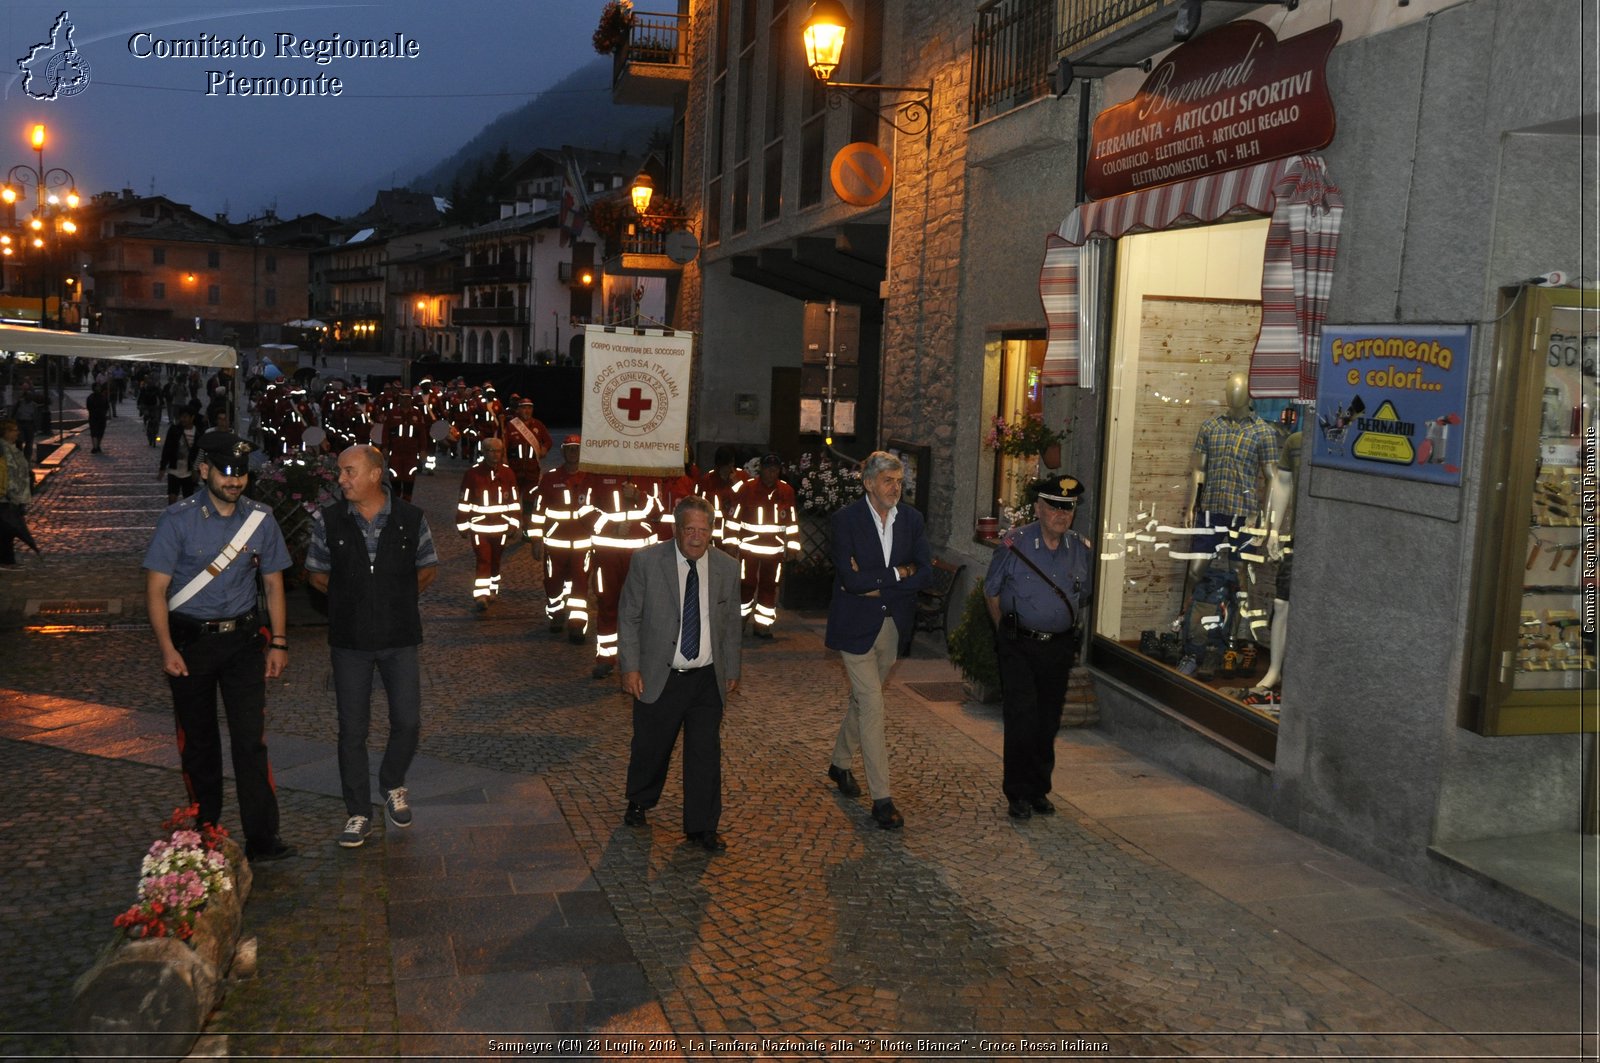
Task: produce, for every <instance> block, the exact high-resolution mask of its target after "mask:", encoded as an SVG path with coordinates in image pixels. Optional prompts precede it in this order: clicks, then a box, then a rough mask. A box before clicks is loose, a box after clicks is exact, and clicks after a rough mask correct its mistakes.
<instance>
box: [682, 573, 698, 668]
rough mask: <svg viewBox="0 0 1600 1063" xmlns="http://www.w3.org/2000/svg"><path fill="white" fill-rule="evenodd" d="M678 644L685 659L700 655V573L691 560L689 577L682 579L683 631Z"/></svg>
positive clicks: (691, 659) (688, 659)
mask: <svg viewBox="0 0 1600 1063" xmlns="http://www.w3.org/2000/svg"><path fill="white" fill-rule="evenodd" d="M678 646H679V648H680V649H681V650H682V652H683V659H684V660H686V661H691V662H692V661H693V660H694V659H695V658H696V657H698V656H700V574H699V573H698V572H696V571H695V570H694V562H693V561H690V562H689V577H688V578H687V579H685V580H684V581H683V633H682V635H681V636H680V637H679V641H678Z"/></svg>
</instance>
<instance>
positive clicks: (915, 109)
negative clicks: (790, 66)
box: [800, 0, 933, 135]
mask: <svg viewBox="0 0 1600 1063" xmlns="http://www.w3.org/2000/svg"><path fill="white" fill-rule="evenodd" d="M852 25H853V23H852V22H851V21H850V15H849V13H848V12H846V11H845V9H844V5H843V4H842V3H840V2H839V0H815V2H814V3H813V4H812V5H811V12H810V14H808V15H807V16H806V20H805V22H803V23H801V27H800V28H801V34H800V36H801V40H803V41H804V42H805V47H806V65H807V66H809V67H810V68H811V72H812V73H813V74H815V75H816V76H817V80H818V81H820V82H822V83H823V85H824V86H825V87H826V88H827V90H828V106H830V107H837V106H839V101H840V99H847V100H849V101H850V102H851V103H853V104H855V105H856V106H857V107H860V108H861V109H863V110H865V111H868V112H870V113H871V114H873V115H875V116H876V117H877V119H878V121H880V122H882V123H883V124H884V125H887V126H893V127H894V128H895V129H896V130H898V131H899V132H901V133H909V134H916V133H930V135H931V131H930V126H929V117H930V116H929V112H930V111H931V110H932V108H933V86H932V85H879V84H877V83H876V82H854V81H835V80H833V72H834V71H835V70H837V69H838V67H839V62H840V59H841V57H842V56H843V53H844V39H845V36H846V35H847V34H848V33H849V32H850V29H851V26H852ZM858 92H894V93H899V94H901V95H902V96H904V97H905V98H904V99H901V100H899V101H898V102H895V103H889V104H882V105H879V106H877V107H873V106H871V105H868V104H866V103H863V102H862V101H861V100H860V99H858V98H857V97H856V93H858ZM885 110H893V111H894V113H895V115H896V116H897V117H898V118H899V121H896V120H895V119H894V118H890V117H888V116H887V115H885V114H884V113H883V112H884V111H885Z"/></svg>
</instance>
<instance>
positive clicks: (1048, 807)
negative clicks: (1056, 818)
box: [1028, 794, 1056, 816]
mask: <svg viewBox="0 0 1600 1063" xmlns="http://www.w3.org/2000/svg"><path fill="white" fill-rule="evenodd" d="M1028 805H1029V807H1031V808H1032V809H1033V811H1034V812H1035V813H1037V814H1038V815H1041V816H1053V815H1055V814H1056V806H1055V805H1052V804H1051V803H1050V799H1049V798H1048V797H1046V796H1044V795H1043V794H1040V795H1039V796H1038V797H1030V798H1028Z"/></svg>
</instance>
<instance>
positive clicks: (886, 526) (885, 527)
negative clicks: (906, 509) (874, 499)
mask: <svg viewBox="0 0 1600 1063" xmlns="http://www.w3.org/2000/svg"><path fill="white" fill-rule="evenodd" d="M867 512H868V513H871V514H872V526H873V527H874V528H876V529H877V532H878V542H879V543H880V544H882V546H883V563H884V564H885V565H887V564H889V563H890V562H889V551H890V550H891V549H892V548H893V547H894V518H895V517H897V516H899V514H900V507H899V506H894V507H893V508H891V509H890V510H889V512H888V514H887V515H885V516H883V517H879V516H878V507H876V506H874V505H873V504H872V503H871V502H868V503H867ZM894 578H895V582H896V583H898V582H900V573H898V572H896V573H895V574H894Z"/></svg>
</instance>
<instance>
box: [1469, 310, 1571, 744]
mask: <svg viewBox="0 0 1600 1063" xmlns="http://www.w3.org/2000/svg"><path fill="white" fill-rule="evenodd" d="M1597 302H1600V297H1597V296H1596V295H1595V294H1594V293H1593V292H1582V291H1561V290H1540V289H1523V290H1522V291H1521V292H1519V293H1518V294H1517V295H1516V296H1515V297H1514V300H1513V302H1512V304H1511V306H1510V307H1509V309H1508V311H1507V314H1508V316H1507V319H1506V321H1505V324H1504V326H1503V328H1502V330H1501V333H1500V336H1499V341H1500V342H1499V346H1500V348H1501V351H1502V354H1503V357H1502V358H1500V359H1499V360H1498V361H1497V365H1496V373H1497V379H1496V387H1495V389H1494V394H1495V397H1496V408H1495V410H1494V413H1493V415H1492V416H1493V417H1494V419H1495V422H1496V423H1497V424H1499V425H1500V426H1502V427H1501V429H1500V432H1501V435H1502V437H1503V438H1502V439H1499V440H1497V441H1496V444H1495V445H1494V446H1493V447H1491V449H1490V461H1491V463H1497V464H1496V467H1495V469H1494V473H1495V475H1496V476H1497V477H1499V478H1503V479H1504V481H1505V491H1504V498H1505V503H1504V506H1505V508H1504V510H1503V512H1493V511H1491V512H1490V514H1489V516H1488V520H1487V523H1486V535H1487V538H1488V541H1489V545H1488V546H1487V547H1486V549H1485V550H1484V551H1483V552H1482V554H1483V557H1484V558H1485V570H1484V571H1483V573H1482V575H1481V582H1480V593H1479V597H1478V610H1477V623H1476V624H1475V628H1476V629H1477V630H1478V631H1479V632H1480V637H1478V638H1477V639H1475V640H1474V649H1475V658H1474V662H1473V667H1472V671H1473V675H1474V684H1473V685H1474V687H1475V693H1474V695H1473V697H1472V698H1471V699H1469V707H1471V708H1474V709H1475V710H1476V711H1474V712H1472V713H1470V716H1469V718H1468V719H1466V720H1464V721H1463V722H1465V723H1466V724H1467V725H1468V726H1471V727H1473V728H1474V729H1475V730H1478V731H1480V732H1482V733H1484V734H1536V733H1550V732H1563V731H1576V730H1594V729H1595V727H1596V724H1597V721H1596V719H1595V712H1594V709H1593V706H1592V704H1591V706H1590V707H1588V708H1587V709H1585V708H1583V707H1582V706H1581V705H1580V699H1579V697H1578V694H1579V691H1583V690H1587V691H1591V692H1592V691H1593V690H1594V689H1595V686H1596V647H1595V636H1594V621H1593V614H1592V612H1591V613H1590V614H1589V615H1588V617H1587V620H1588V622H1587V623H1585V620H1586V616H1585V609H1586V608H1588V609H1591V610H1592V609H1593V608H1594V604H1593V603H1594V601H1595V596H1596V592H1595V556H1596V554H1595V532H1594V528H1595V498H1596V497H1597V495H1600V478H1597V476H1596V472H1595V469H1596V458H1595V447H1596V439H1597V421H1596V418H1595V409H1594V396H1595V393H1596V386H1597V385H1596V381H1597V379H1600V377H1597V371H1600V365H1597V362H1600V349H1597V340H1596V335H1597V332H1600V306H1597V305H1596V304H1597ZM1530 350H1531V351H1536V352H1538V353H1539V357H1537V358H1527V357H1523V356H1521V352H1524V351H1530ZM1513 355H1514V356H1513ZM1585 628H1587V629H1588V630H1587V631H1585Z"/></svg>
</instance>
